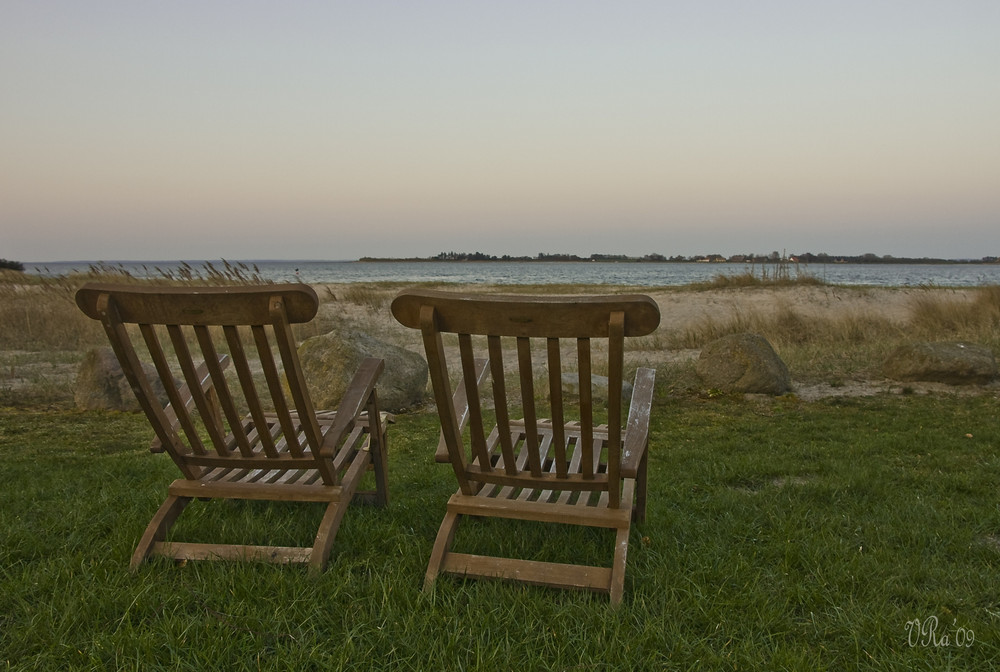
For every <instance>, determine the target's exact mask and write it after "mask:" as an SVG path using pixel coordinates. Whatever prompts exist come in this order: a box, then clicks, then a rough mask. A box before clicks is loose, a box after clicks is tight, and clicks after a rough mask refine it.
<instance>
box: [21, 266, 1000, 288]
mask: <svg viewBox="0 0 1000 672" xmlns="http://www.w3.org/2000/svg"><path fill="white" fill-rule="evenodd" d="M94 263H97V262H86V261H77V262H55V263H53V262H48V263H25V264H24V266H25V270H27V271H29V272H31V273H36V274H40V275H49V276H55V275H65V274H68V273H72V272H86V271H87V270H88V268H89V267H90V266H91V265H92V264H94ZM101 263H102V264H103V265H105V266H111V267H115V268H121V269H123V270H125V271H127V272H128V273H130V274H131V275H133V276H135V277H140V278H142V277H161V276H162V275H163V274H164V273H165V272H167V273H176V272H177V270H178V268H180V266H181V264H182V262H179V261H178V262H169V261H166V262H165V261H151V262H142V261H111V262H101ZM183 263H187V264H188V265H189V266H190V267H191V268H192V269H193V270H194V271H195V272H198V273H200V274H202V275H205V271H206V270H207V267H206V263H211V264H212V266H213V267H214V268H216V269H218V270H224V268H225V266H224V264H223V262H221V261H212V262H205V261H188V262H183ZM229 263H230V264H231V265H233V266H237V265H240V266H241V267H245V268H243V272H244V274H247V275H249V274H252V273H256V274H257V275H259V276H260V277H261V278H264V279H268V280H273V281H275V282H294V281H296V280H301V281H302V282H307V283H327V282H329V283H343V282H362V283H363V282H414V283H416V282H451V283H460V284H478V283H482V284H493V285H514V284H540V285H548V284H587V285H601V284H607V285H624V286H628V285H635V286H653V287H659V286H671V285H686V284H689V283H692V282H703V281H708V280H711V279H713V278H714V277H716V276H718V275H739V274H742V273H746V272H748V271H750V270H751V267H750V266H748V265H745V264H705V263H645V262H634V263H632V262H630V263H615V262H541V261H538V262H536V261H532V262H502V261H491V262H461V261H447V262H435V261H423V262H402V261H401V262H359V261H243V262H229ZM753 270H754V271H755V272H756V273H758V274H759V273H760V272H761V267H760V266H759V265H758V266H756V267H755V268H754V269H753ZM767 272H768V273H773V272H774V269H773V266H768V267H767ZM790 272H791V274H792V275H793V276H794V275H795V274H796V273H805V274H809V275H813V276H816V277H817V278H820V279H821V280H824V281H826V282H828V283H831V284H838V285H873V286H883V287H913V286H920V285H935V286H943V287H972V286H978V285H995V284H1000V264H811V265H799V266H797V267H795V266H792V267H791V270H790Z"/></svg>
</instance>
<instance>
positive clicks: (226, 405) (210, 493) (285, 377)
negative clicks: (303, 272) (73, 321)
mask: <svg viewBox="0 0 1000 672" xmlns="http://www.w3.org/2000/svg"><path fill="white" fill-rule="evenodd" d="M76 302H77V305H79V307H80V308H81V309H82V310H83V312H84V313H86V314H87V315H88V316H89V317H92V318H94V319H95V320H100V321H101V323H102V324H103V325H104V329H105V331H106V332H107V335H108V338H109V339H110V341H111V345H112V347H113V349H114V351H115V354H116V355H117V357H118V361H119V362H120V363H121V366H122V369H123V371H124V373H125V376H126V378H127V379H128V382H129V384H130V385H131V387H132V390H133V392H135V395H136V398H137V399H138V401H139V404H140V406H141V407H142V410H143V411H144V412H145V414H146V417H147V418H148V420H149V422H150V424H151V425H152V427H153V430H154V432H155V435H156V437H155V439H154V440H153V443H152V445H151V447H150V449H151V450H152V451H153V452H166V453H167V454H169V455H170V457H171V458H172V459H173V461H174V462H175V463H176V464H177V467H178V468H179V469H180V471H181V473H182V474H183V476H184V477H183V478H180V479H178V480H175V481H174V482H173V483H171V484H170V487H169V489H168V496H167V499H166V501H164V502H163V504H162V506H160V508H159V510H158V511H157V512H156V515H155V516H153V519H152V521H151V522H150V523H149V526H148V527H147V528H146V531H145V533H144V534H143V535H142V538H141V540H140V541H139V545H138V547H137V548H136V550H135V553H134V554H133V556H132V562H131V567H132V569H133V570H135V569H136V568H137V567H138V566H139V565H140V564H141V563H142V562H143V560H145V559H146V557H147V556H149V555H163V556H167V557H171V558H175V559H202V560H208V559H230V560H235V559H256V560H264V561H268V562H276V563H308V564H309V567H310V571H314V572H318V571H322V570H323V568H324V567H325V566H326V562H327V558H328V557H329V555H330V550H331V548H332V546H333V541H334V537H335V536H336V534H337V529H338V527H339V526H340V522H341V519H342V518H343V516H344V512H345V509H346V507H347V505H348V504H349V503H350V501H351V500H352V498H358V499H362V500H366V501H369V502H371V503H374V504H378V505H382V506H384V505H385V504H387V503H388V487H387V480H386V435H385V424H384V423H385V422H386V420H387V418H386V417H385V416H384V415H380V414H379V410H378V403H377V399H376V394H375V383H376V380H377V379H378V377H379V375H380V374H381V372H382V368H383V362H382V360H380V359H372V358H369V359H366V360H364V362H363V363H362V365H361V366H360V368H359V369H358V371H357V373H356V374H355V376H354V378H353V380H352V382H351V384H350V386H349V387H348V389H347V392H346V393H345V394H344V397H343V399H342V401H341V402H340V406H339V408H338V409H337V411H336V412H320V413H317V412H316V411H315V410H314V409H313V405H312V402H311V401H310V397H309V393H308V390H307V389H306V384H305V381H304V379H303V375H302V370H301V367H300V365H299V361H298V356H297V353H296V348H295V342H294V339H293V337H292V331H291V327H290V325H291V324H294V323H301V322H308V321H309V320H311V319H312V318H313V316H315V314H316V311H317V308H318V305H319V301H318V299H317V297H316V293H315V292H314V291H313V290H312V289H311V288H309V287H308V286H306V285H270V286H262V287H154V286H145V287H143V286H136V285H112V284H88V285H85V286H84V287H83V288H81V289H80V290H79V291H78V292H77V294H76ZM134 325H135V326H134ZM223 351H226V352H227V353H228V354H223ZM251 353H253V354H252V355H251ZM141 355H148V357H149V360H151V362H152V364H143V363H142V359H144V357H141ZM230 365H231V366H232V368H233V369H234V372H230V374H231V375H228V376H227V375H226V371H225V369H226V368H228V367H229V366H230ZM255 371H256V373H255ZM156 379H158V382H156ZM157 390H159V391H160V395H161V396H165V397H166V401H167V402H168V403H167V404H166V405H165V406H164V405H163V402H162V401H161V399H159V398H158V397H157ZM368 470H371V471H374V480H375V489H374V490H372V491H367V492H357V488H358V484H359V482H360V481H361V479H362V476H363V475H364V474H365V472H366V471H368ZM194 497H197V498H199V499H213V498H222V499H256V500H284V501H294V502H323V503H326V504H327V507H326V513H325V515H324V516H323V520H322V522H321V523H320V526H319V531H318V533H317V535H316V538H315V541H314V542H313V545H312V546H311V547H308V548H303V547H282V546H247V545H236V544H203V543H181V542H176V541H171V542H167V541H165V539H166V535H167V531H168V530H169V529H170V527H171V526H172V525H173V523H174V522H175V521H176V520H177V518H178V517H179V516H180V514H181V512H182V511H183V510H184V507H185V506H187V504H188V503H189V502H190V501H191V499H192V498H194Z"/></svg>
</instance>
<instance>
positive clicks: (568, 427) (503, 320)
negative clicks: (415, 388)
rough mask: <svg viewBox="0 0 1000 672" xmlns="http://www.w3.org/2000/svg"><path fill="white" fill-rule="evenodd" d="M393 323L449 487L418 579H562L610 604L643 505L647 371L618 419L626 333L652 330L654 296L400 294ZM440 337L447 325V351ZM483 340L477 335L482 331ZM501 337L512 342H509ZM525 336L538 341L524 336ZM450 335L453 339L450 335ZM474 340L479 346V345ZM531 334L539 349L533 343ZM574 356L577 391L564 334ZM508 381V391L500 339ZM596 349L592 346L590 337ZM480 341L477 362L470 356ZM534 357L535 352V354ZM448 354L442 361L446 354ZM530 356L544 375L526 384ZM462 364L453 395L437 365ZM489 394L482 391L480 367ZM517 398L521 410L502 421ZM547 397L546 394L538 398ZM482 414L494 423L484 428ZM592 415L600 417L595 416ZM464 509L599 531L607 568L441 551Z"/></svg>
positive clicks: (618, 590) (561, 583) (532, 372)
mask: <svg viewBox="0 0 1000 672" xmlns="http://www.w3.org/2000/svg"><path fill="white" fill-rule="evenodd" d="M392 314H393V315H394V316H395V318H396V319H397V320H398V321H399V322H400V323H401V324H403V325H405V326H407V327H412V328H414V329H420V331H421V333H422V335H423V343H424V349H425V351H426V353H427V360H428V365H429V368H430V375H431V381H432V384H433V388H434V398H435V402H436V404H437V409H438V414H439V416H440V420H441V428H442V432H441V441H440V444H439V446H438V452H437V459H438V461H442V462H450V463H451V465H452V468H453V469H454V471H455V476H456V477H457V479H458V491H457V492H456V493H455V494H454V495H452V497H451V499H450V500H449V501H448V506H447V513H446V514H445V517H444V521H443V522H442V523H441V527H440V529H439V530H438V534H437V539H436V541H435V542H434V547H433V550H432V552H431V558H430V562H429V564H428V567H427V574H426V577H425V582H424V588H425V590H426V589H429V588H431V587H432V586H433V584H434V581H435V579H436V578H437V576H438V573H439V572H446V573H450V574H456V575H460V576H467V577H478V578H503V579H513V580H519V581H525V582H528V583H534V584H541V585H548V586H556V587H562V588H581V589H589V590H595V591H601V592H607V593H609V594H610V596H611V602H612V603H614V604H617V603H618V602H620V601H621V597H622V591H623V587H624V575H625V555H626V552H627V550H628V539H629V528H630V525H631V521H632V520H642V519H643V517H644V515H645V509H646V456H647V445H648V436H649V414H650V405H651V403H652V397H653V380H654V376H655V371H653V370H651V369H645V368H640V369H639V370H638V371H637V373H636V377H635V383H634V385H633V390H632V399H631V404H630V408H629V412H628V420H627V422H626V423H625V426H624V429H623V427H622V422H621V421H622V387H623V385H622V378H623V367H624V362H623V360H624V340H625V338H626V337H629V336H642V335H645V334H649V333H651V332H652V331H653V330H654V329H656V327H657V325H658V324H659V321H660V313H659V309H658V308H657V306H656V303H655V302H654V301H653V300H652V299H650V298H649V297H646V296H573V297H540V296H499V295H476V294H458V293H447V292H437V291H404V292H403V293H401V294H400V295H399V296H397V297H396V299H395V300H394V301H393V303H392ZM442 334H457V335H458V338H457V344H458V347H457V350H458V353H457V359H456V357H455V354H454V353H453V352H451V353H450V352H449V350H450V349H446V348H445V339H443V338H442ZM481 336H485V337H486V338H485V339H483V338H480V337H481ZM511 339H513V342H512V341H511ZM533 339H537V340H535V341H533ZM448 341H449V342H453V341H454V337H453V336H448ZM484 341H485V342H484ZM592 341H597V342H598V343H599V342H600V341H603V342H604V343H605V344H606V347H607V359H608V365H607V382H608V390H607V405H606V407H605V408H603V409H600V408H597V409H595V403H594V398H595V395H594V394H593V392H592V383H593V382H594V377H593V374H594V373H595V372H596V371H595V368H594V361H595V359H596V358H595V357H593V356H592V353H593V351H594V350H597V349H598V348H595V347H593V346H592ZM533 342H537V343H539V345H540V350H538V351H536V350H533V349H532V343H533ZM566 342H568V344H569V349H571V350H573V351H575V355H574V354H573V353H572V352H571V353H570V355H569V357H568V359H571V360H575V361H574V364H575V368H576V373H575V374H569V376H570V380H573V381H576V382H578V384H579V398H578V400H577V401H576V402H575V403H570V399H569V395H567V394H566V393H565V392H564V391H563V387H564V374H563V363H564V362H563V359H564V357H565V355H564V353H563V343H566ZM508 346H513V353H512V357H511V359H512V360H513V366H515V367H516V372H515V373H514V374H512V377H513V378H514V380H516V388H515V389H514V390H513V391H512V390H509V388H508V385H507V375H508V374H505V371H504V361H505V358H504V352H505V348H507V347H508ZM598 347H600V346H599V345H598ZM483 350H485V354H486V357H485V358H482V357H478V355H479V354H480V353H482V352H483ZM538 352H543V353H544V357H538ZM450 354H451V356H449V355H450ZM536 357H537V358H538V359H544V360H545V364H547V366H545V365H542V367H540V368H542V369H546V370H547V372H545V373H542V374H541V375H542V378H543V380H544V381H545V382H543V383H542V384H540V385H539V387H540V388H543V389H541V390H536V388H535V377H536ZM452 366H456V367H457V368H458V369H460V373H459V374H458V376H457V383H458V384H457V387H456V389H455V391H454V393H453V388H452V379H451V376H450V372H449V369H450V367H452ZM487 374H488V375H489V377H490V378H491V379H492V388H491V391H492V395H490V394H489V393H488V392H487V393H486V394H485V395H483V394H481V393H480V390H479V388H480V382H481V381H482V380H483V379H484V378H485V377H486V375H487ZM518 391H519V394H520V398H521V406H522V408H523V416H524V418H523V419H521V420H512V419H511V415H512V413H511V411H512V410H514V409H513V407H514V403H512V402H513V399H512V397H513V396H516V395H517V394H518ZM536 392H541V394H542V396H547V402H548V403H547V404H545V406H547V407H548V409H549V410H548V413H549V414H550V415H551V418H549V419H545V418H541V417H539V413H538V410H539V409H538V405H537V404H536ZM546 393H547V394H546ZM489 409H493V411H492V413H493V415H495V419H496V427H495V428H494V429H493V430H492V431H491V432H490V433H489V434H487V433H486V427H488V426H489V425H492V424H493V423H492V421H489V422H488V421H487V417H486V416H487V414H488V413H489V412H490V411H489ZM598 416H601V417H604V416H606V418H607V422H606V423H602V424H597V420H595V418H597V417H598ZM462 516H486V517H499V518H514V519H520V520H530V521H545V522H555V523H566V524H570V525H584V526H592V527H601V528H611V529H614V530H615V531H616V535H615V545H614V556H613V562H612V566H611V567H610V568H607V567H591V566H585V565H571V564H561V563H552V562H540V561H533V560H523V559H513V558H498V557H484V556H481V555H472V554H466V553H455V552H452V551H451V550H450V549H451V546H452V541H453V539H454V536H455V532H456V528H457V526H458V523H459V520H460V519H461V517H462Z"/></svg>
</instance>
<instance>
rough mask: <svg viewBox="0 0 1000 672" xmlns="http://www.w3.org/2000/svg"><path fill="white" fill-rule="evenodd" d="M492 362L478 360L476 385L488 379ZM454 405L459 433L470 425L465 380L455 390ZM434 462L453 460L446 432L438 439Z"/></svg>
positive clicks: (467, 392)
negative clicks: (450, 455) (449, 453)
mask: <svg viewBox="0 0 1000 672" xmlns="http://www.w3.org/2000/svg"><path fill="white" fill-rule="evenodd" d="M489 363H490V360H488V359H477V360H476V368H475V373H476V385H477V386H478V385H481V384H482V382H483V379H484V378H486V371H487V369H488V368H489ZM452 405H453V406H454V407H455V417H456V418H458V431H460V432H461V431H462V430H464V429H465V426H466V425H467V424H469V391H468V390H466V389H465V378H464V377H463V378H462V380H461V381H460V382H459V383H458V389H456V390H455V396H454V397H453V398H452ZM434 460H435V461H436V462H450V461H451V458H449V457H448V445H447V444H446V443H445V442H444V432H443V431H442V432H441V436H440V438H439V439H438V447H437V451H436V452H435V453H434Z"/></svg>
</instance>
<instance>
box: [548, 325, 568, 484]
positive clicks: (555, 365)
mask: <svg viewBox="0 0 1000 672" xmlns="http://www.w3.org/2000/svg"><path fill="white" fill-rule="evenodd" d="M547 343H548V351H549V361H548V365H549V405H550V406H551V407H552V449H553V459H554V460H555V465H556V468H555V472H556V476H557V477H558V478H565V477H566V473H567V471H566V470H567V466H566V431H565V428H564V427H563V424H564V422H565V419H564V414H563V395H562V353H561V352H560V351H559V339H558V338H549V339H547Z"/></svg>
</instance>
